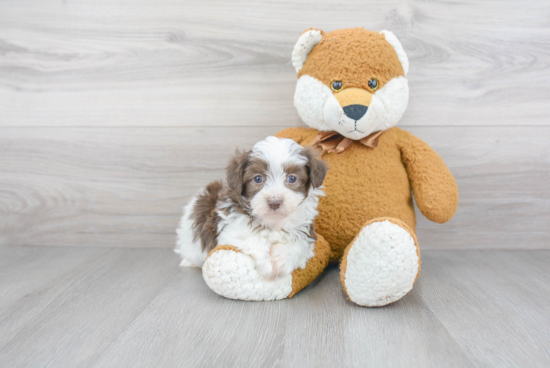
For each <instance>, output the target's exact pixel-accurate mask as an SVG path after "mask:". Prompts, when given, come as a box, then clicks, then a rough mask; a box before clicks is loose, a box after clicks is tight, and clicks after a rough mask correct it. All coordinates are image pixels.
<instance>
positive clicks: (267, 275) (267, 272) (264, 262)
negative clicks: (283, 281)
mask: <svg viewBox="0 0 550 368" xmlns="http://www.w3.org/2000/svg"><path fill="white" fill-rule="evenodd" d="M255 261H256V269H257V270H258V273H259V274H260V275H262V277H263V278H264V279H266V280H267V281H273V280H275V277H276V276H277V273H276V270H275V269H274V268H273V264H272V262H271V259H270V258H269V257H262V258H259V259H258V258H255Z"/></svg>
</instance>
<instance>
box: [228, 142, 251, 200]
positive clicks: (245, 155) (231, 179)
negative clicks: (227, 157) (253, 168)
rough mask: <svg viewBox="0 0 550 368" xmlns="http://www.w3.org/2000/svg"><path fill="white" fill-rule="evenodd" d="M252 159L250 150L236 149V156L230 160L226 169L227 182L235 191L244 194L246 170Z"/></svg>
mask: <svg viewBox="0 0 550 368" xmlns="http://www.w3.org/2000/svg"><path fill="white" fill-rule="evenodd" d="M249 159H250V151H248V152H246V151H244V152H239V151H238V150H237V151H235V157H233V158H232V159H231V161H230V162H229V166H227V169H226V177H227V184H228V185H229V188H231V190H232V191H233V192H236V193H239V195H242V192H243V187H244V182H243V181H244V179H243V178H244V170H245V169H246V166H247V165H248V161H249Z"/></svg>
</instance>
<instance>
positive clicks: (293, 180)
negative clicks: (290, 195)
mask: <svg viewBox="0 0 550 368" xmlns="http://www.w3.org/2000/svg"><path fill="white" fill-rule="evenodd" d="M286 181H288V182H289V183H290V184H294V183H296V177H295V176H294V175H289V176H288V178H286Z"/></svg>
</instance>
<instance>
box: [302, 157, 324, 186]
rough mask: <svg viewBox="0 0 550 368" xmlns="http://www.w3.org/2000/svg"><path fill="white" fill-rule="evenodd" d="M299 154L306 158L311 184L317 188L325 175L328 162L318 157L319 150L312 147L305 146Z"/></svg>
mask: <svg viewBox="0 0 550 368" xmlns="http://www.w3.org/2000/svg"><path fill="white" fill-rule="evenodd" d="M300 154H301V155H303V156H305V157H306V158H307V164H306V168H307V170H308V177H309V182H310V183H311V186H313V187H314V188H319V187H320V186H321V185H323V181H325V177H326V176H327V172H328V164H327V163H326V162H325V161H324V160H322V159H320V158H319V157H320V155H319V151H317V150H315V149H313V148H312V147H306V148H305V149H304V150H303V151H302V152H300ZM308 184H309V183H308Z"/></svg>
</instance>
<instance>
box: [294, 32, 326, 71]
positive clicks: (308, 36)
mask: <svg viewBox="0 0 550 368" xmlns="http://www.w3.org/2000/svg"><path fill="white" fill-rule="evenodd" d="M322 39H323V31H321V30H320V29H314V28H311V29H308V30H307V31H305V32H304V33H302V35H301V36H300V38H298V42H296V45H294V50H292V65H294V68H295V69H296V73H298V72H299V71H300V70H301V69H302V67H303V66H304V63H305V62H306V59H307V55H308V54H309V53H310V52H311V50H312V49H313V48H314V47H315V45H317V44H318V43H319V42H321V40H322Z"/></svg>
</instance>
